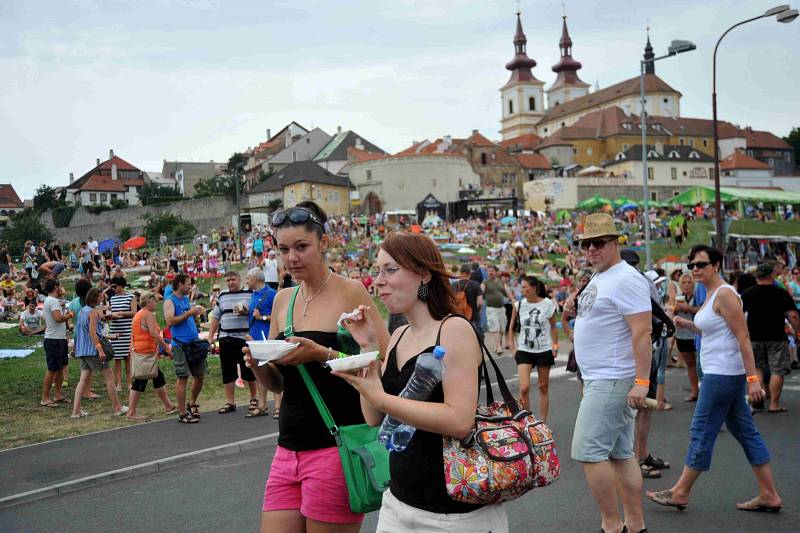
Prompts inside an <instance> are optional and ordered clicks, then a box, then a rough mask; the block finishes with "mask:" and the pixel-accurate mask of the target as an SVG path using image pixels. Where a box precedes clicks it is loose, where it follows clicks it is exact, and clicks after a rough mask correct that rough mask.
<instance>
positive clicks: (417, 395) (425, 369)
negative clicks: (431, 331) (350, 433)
mask: <svg viewBox="0 0 800 533" xmlns="http://www.w3.org/2000/svg"><path fill="white" fill-rule="evenodd" d="M445 353H446V350H445V349H444V348H443V347H441V346H436V347H435V348H434V349H433V352H428V353H424V354H422V355H420V356H419V357H418V358H417V364H416V366H415V367H414V372H413V373H412V374H411V378H410V379H409V380H408V383H407V384H406V386H405V388H404V389H403V391H402V392H401V393H400V397H401V398H408V399H410V400H427V399H428V398H430V396H431V394H432V393H433V389H434V388H435V387H436V385H437V384H438V383H440V382H441V381H442V375H443V374H444V354H445ZM415 431H416V428H415V427H413V426H409V425H408V424H404V423H403V422H401V421H400V420H398V419H396V418H394V417H392V416H389V415H386V416H385V417H384V419H383V423H382V424H381V429H380V431H379V432H378V440H379V441H380V442H382V443H384V444H385V445H386V448H387V449H389V450H391V451H393V452H401V451H403V450H405V449H406V446H408V443H409V442H410V441H411V437H413V436H414V432H415Z"/></svg>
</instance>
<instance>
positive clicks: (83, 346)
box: [75, 305, 103, 357]
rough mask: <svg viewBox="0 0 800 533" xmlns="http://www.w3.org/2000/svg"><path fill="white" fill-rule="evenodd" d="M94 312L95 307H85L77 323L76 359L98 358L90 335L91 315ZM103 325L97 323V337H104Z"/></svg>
mask: <svg viewBox="0 0 800 533" xmlns="http://www.w3.org/2000/svg"><path fill="white" fill-rule="evenodd" d="M92 311H94V308H93V307H89V306H88V305H86V306H84V307H83V308H82V309H81V311H80V313H79V314H78V319H77V320H76V321H75V357H91V356H97V348H95V347H94V342H93V341H92V336H91V335H89V314H90V313H91V312H92ZM102 333H103V324H102V322H100V321H99V320H98V321H97V336H98V337H100V336H102Z"/></svg>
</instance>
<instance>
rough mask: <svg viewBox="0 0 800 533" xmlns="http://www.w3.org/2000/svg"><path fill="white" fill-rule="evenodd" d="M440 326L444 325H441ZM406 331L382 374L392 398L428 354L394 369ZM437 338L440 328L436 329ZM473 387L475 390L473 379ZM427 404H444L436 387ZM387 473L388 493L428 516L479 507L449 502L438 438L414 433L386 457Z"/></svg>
mask: <svg viewBox="0 0 800 533" xmlns="http://www.w3.org/2000/svg"><path fill="white" fill-rule="evenodd" d="M443 322H444V321H443ZM406 331H408V328H407V327H406V328H405V329H404V330H403V333H401V334H400V338H399V339H397V342H396V343H395V345H394V347H393V348H392V349H391V351H389V359H388V360H387V362H386V370H385V371H384V373H383V378H382V381H383V389H384V390H385V391H386V392H387V393H389V394H393V395H394V396H398V395H400V392H401V391H402V390H403V388H404V387H405V386H406V383H408V380H409V379H410V378H411V374H412V373H413V372H414V366H415V365H416V364H417V358H418V357H419V356H420V355H421V354H423V353H426V352H432V351H433V348H434V346H430V347H428V348H426V349H425V350H423V351H422V352H420V353H419V354H417V355H415V356H414V357H412V358H411V359H409V360H408V361H406V363H405V364H404V365H403V368H402V369H398V368H397V346H398V345H399V344H400V341H401V340H402V338H403V335H405V334H406ZM439 334H441V325H440V326H439ZM436 343H437V344H438V343H439V335H437V336H436ZM475 386H476V387H477V386H478V381H477V376H476V380H475ZM427 401H429V402H431V403H444V389H443V388H442V384H441V383H439V384H438V385H436V387H435V388H434V389H433V394H431V397H430V398H429V399H428V400H427ZM389 472H390V474H391V477H392V480H391V485H390V488H391V491H392V494H394V496H395V497H396V498H397V499H398V500H400V501H401V502H403V503H405V504H406V505H410V506H412V507H416V508H417V509H422V510H424V511H428V512H431V513H439V514H452V513H469V512H472V511H475V510H477V509H480V508H481V507H483V506H482V505H473V504H469V503H461V502H457V501H455V500H452V499H451V498H450V496H448V494H447V490H446V489H445V484H444V459H443V458H442V435H441V434H439V433H430V432H428V431H423V430H421V429H418V430H417V431H416V432H415V433H414V436H413V437H412V438H411V442H410V443H409V444H408V447H407V448H406V449H405V450H404V451H402V452H399V453H398V452H392V454H391V455H390V456H389Z"/></svg>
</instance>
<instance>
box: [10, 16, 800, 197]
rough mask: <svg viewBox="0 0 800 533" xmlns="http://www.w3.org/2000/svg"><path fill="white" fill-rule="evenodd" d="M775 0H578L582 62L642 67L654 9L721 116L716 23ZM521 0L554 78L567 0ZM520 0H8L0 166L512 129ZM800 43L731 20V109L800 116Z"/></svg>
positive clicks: (152, 161) (591, 79)
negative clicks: (299, 128) (266, 143)
mask: <svg viewBox="0 0 800 533" xmlns="http://www.w3.org/2000/svg"><path fill="white" fill-rule="evenodd" d="M795 1H797V0H795ZM774 2H775V0H772V1H767V2H764V1H761V0H705V1H703V2H698V1H697V0H688V1H684V0H669V1H668V2H663V1H650V0H647V1H645V0H642V1H640V2H630V1H629V0H606V1H605V2H596V1H594V0H580V1H578V0H572V1H567V2H566V11H567V15H568V17H569V18H568V24H569V29H570V34H571V36H572V40H573V42H574V49H573V55H574V57H575V59H577V60H578V61H581V62H582V63H583V69H582V70H581V71H580V76H581V77H582V78H583V80H584V81H586V82H588V83H591V84H592V85H594V83H595V81H599V84H600V87H605V86H607V85H611V84H613V83H616V82H619V81H622V80H624V79H628V78H631V77H633V76H636V75H638V68H639V63H638V62H639V59H640V57H641V54H642V48H643V46H644V42H645V28H646V26H647V24H648V23H649V24H650V26H651V40H652V43H653V46H654V47H655V50H656V53H657V54H661V53H663V52H665V51H666V48H667V46H668V45H669V41H670V40H672V39H688V40H691V41H693V42H695V43H696V44H697V47H698V49H697V50H696V51H694V52H691V53H687V54H683V55H680V56H677V57H674V58H670V59H668V60H665V61H661V62H659V63H657V66H656V72H657V73H658V75H659V76H661V77H662V78H663V79H664V80H666V81H667V82H668V83H669V84H670V85H672V86H673V87H674V88H675V89H677V90H679V91H680V92H682V93H683V99H682V100H681V112H682V115H683V116H688V117H705V118H710V117H711V57H712V52H713V46H714V43H715V42H716V39H717V38H718V37H719V35H721V34H722V32H723V31H724V30H725V29H726V28H727V27H728V26H730V25H732V24H734V23H735V22H738V21H740V20H743V19H745V18H749V17H752V16H755V15H758V14H760V13H762V12H763V11H765V10H766V9H768V8H770V7H772V6H773V5H774ZM631 6H636V7H634V8H631ZM794 7H800V5H795V6H794ZM521 9H522V19H523V24H524V29H525V32H526V34H527V37H528V55H529V56H530V57H532V58H534V59H535V60H536V61H537V62H538V66H537V67H536V68H535V69H534V74H535V75H536V77H538V78H539V79H541V80H542V81H544V82H546V83H547V84H548V86H549V85H550V84H551V83H552V82H553V81H554V80H555V74H554V73H553V72H552V71H551V70H550V68H551V67H552V65H553V64H555V63H556V61H557V59H558V53H559V52H558V40H559V37H560V32H561V12H562V5H561V2H560V1H550V0H548V1H533V0H521ZM515 11H516V2H515V1H513V0H474V1H468V0H392V1H377V0H357V1H356V0H353V1H351V0H339V1H327V0H326V1H323V0H317V1H306V0H291V1H276V0H249V1H234V0H227V1H225V0H205V1H201V0H197V1H194V0H192V1H190V0H136V1H130V0H124V1H122V0H103V1H91V0H47V1H45V0H37V1H28V0H4V1H2V2H0V72H2V73H3V89H2V93H0V94H1V95H2V97H1V98H0V169H1V170H2V175H0V182H8V181H11V183H12V184H13V185H14V187H15V188H16V189H17V191H18V192H19V193H20V195H21V196H23V197H24V198H30V197H32V196H33V192H34V191H35V189H36V188H37V187H38V186H39V185H40V184H42V183H47V184H50V185H54V186H55V185H65V184H66V183H67V182H68V175H69V172H74V173H75V176H76V178H77V177H78V176H80V175H82V174H84V173H85V172H87V171H88V170H90V169H91V168H92V167H93V166H94V163H95V159H96V158H98V157H99V158H101V159H103V160H105V159H106V158H107V157H108V150H109V148H113V149H114V151H115V153H116V154H117V155H119V156H120V157H122V158H124V159H125V160H127V161H129V162H130V163H132V164H134V165H136V166H138V167H139V168H141V169H143V170H150V171H160V170H161V165H162V160H163V159H165V158H166V159H171V160H182V161H208V160H211V159H213V160H216V161H223V160H226V159H227V158H228V157H229V156H230V155H231V153H233V152H234V151H241V150H243V149H246V148H247V147H248V146H253V145H255V144H257V143H259V142H261V141H263V140H265V136H266V129H267V128H271V129H272V131H273V133H275V132H277V131H278V130H279V129H280V128H282V127H283V126H284V125H286V124H287V123H288V122H289V121H292V120H295V121H297V122H298V123H300V124H301V125H303V126H305V127H306V128H311V127H314V126H319V127H321V128H323V129H324V130H325V131H327V132H328V133H332V132H335V131H336V127H337V126H339V125H341V126H342V127H343V128H344V129H352V130H354V131H356V132H358V133H359V134H360V135H361V136H363V137H364V138H366V139H368V140H370V141H371V142H373V143H375V144H376V145H378V146H380V147H382V148H383V149H385V150H388V151H392V152H394V151H398V150H400V149H402V148H405V147H406V146H408V145H410V144H411V142H412V141H413V140H418V139H423V138H435V137H437V136H441V135H445V134H451V135H453V136H454V137H462V136H466V135H469V133H470V132H471V130H472V129H480V130H481V132H483V133H484V134H485V135H487V136H488V137H490V138H493V139H499V133H498V129H499V114H500V102H499V92H498V89H499V87H500V86H502V85H503V84H504V83H505V82H506V80H507V78H508V72H507V71H506V70H505V69H504V65H505V63H506V62H508V61H509V60H510V59H511V58H512V56H513V44H512V40H513V35H514V29H515V16H514V12H515ZM798 59H800V20H796V21H795V22H793V23H791V24H778V23H777V22H775V21H774V19H764V20H760V21H756V22H753V23H751V24H748V25H746V26H744V27H742V28H738V29H736V30H734V32H732V33H731V34H730V35H729V36H728V37H726V40H725V42H724V44H723V45H722V46H721V48H720V53H719V61H718V66H719V79H718V85H719V89H718V93H719V109H720V118H721V119H725V120H729V121H732V122H734V123H737V124H741V125H751V126H753V127H754V128H757V129H767V130H770V131H772V132H774V133H775V134H777V135H779V136H783V135H786V134H787V133H788V132H789V130H790V129H791V128H792V127H793V126H800V105H798V103H799V102H798V100H799V99H800V98H798V94H800V91H798V88H799V87H800V83H798V82H799V81H800V69H798V68H797V66H798V64H800V62H798Z"/></svg>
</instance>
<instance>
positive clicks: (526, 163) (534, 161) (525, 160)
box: [515, 154, 551, 170]
mask: <svg viewBox="0 0 800 533" xmlns="http://www.w3.org/2000/svg"><path fill="white" fill-rule="evenodd" d="M515 157H516V159H517V161H519V164H520V165H522V166H523V168H536V169H545V170H548V169H550V168H551V166H550V160H549V159H547V157H545V156H543V155H542V154H517V155H516V156H515Z"/></svg>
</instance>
